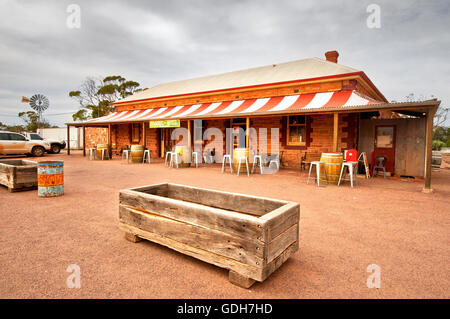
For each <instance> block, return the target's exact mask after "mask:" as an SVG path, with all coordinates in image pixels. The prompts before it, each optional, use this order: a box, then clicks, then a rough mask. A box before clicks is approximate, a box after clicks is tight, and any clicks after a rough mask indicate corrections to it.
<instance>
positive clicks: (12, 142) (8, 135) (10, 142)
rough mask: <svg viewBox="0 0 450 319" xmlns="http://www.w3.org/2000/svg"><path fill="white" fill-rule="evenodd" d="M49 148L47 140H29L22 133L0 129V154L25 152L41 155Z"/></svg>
mask: <svg viewBox="0 0 450 319" xmlns="http://www.w3.org/2000/svg"><path fill="white" fill-rule="evenodd" d="M48 149H50V143H48V142H47V141H40V140H36V141H30V140H29V139H28V138H26V137H25V136H24V135H22V134H19V133H14V132H7V131H0V154H2V155H9V154H26V155H32V156H43V155H44V154H45V151H46V150H48Z"/></svg>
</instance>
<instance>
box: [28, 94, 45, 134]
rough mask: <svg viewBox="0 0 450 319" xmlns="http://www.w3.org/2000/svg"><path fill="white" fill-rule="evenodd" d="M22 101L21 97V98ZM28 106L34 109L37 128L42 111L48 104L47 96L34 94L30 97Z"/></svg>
mask: <svg viewBox="0 0 450 319" xmlns="http://www.w3.org/2000/svg"><path fill="white" fill-rule="evenodd" d="M22 101H23V98H22ZM29 101H30V107H31V108H32V109H33V110H35V111H36V112H37V114H38V123H37V126H38V128H39V124H40V123H41V116H42V113H43V112H44V111H45V110H46V109H47V108H48V106H49V105H50V103H49V101H48V98H47V97H46V96H44V95H42V94H35V95H33V96H32V97H31V98H30V100H29Z"/></svg>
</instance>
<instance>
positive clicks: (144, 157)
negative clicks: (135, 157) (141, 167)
mask: <svg viewBox="0 0 450 319" xmlns="http://www.w3.org/2000/svg"><path fill="white" fill-rule="evenodd" d="M145 161H147V162H148V163H149V164H150V150H145V151H144V156H143V157H142V163H145Z"/></svg>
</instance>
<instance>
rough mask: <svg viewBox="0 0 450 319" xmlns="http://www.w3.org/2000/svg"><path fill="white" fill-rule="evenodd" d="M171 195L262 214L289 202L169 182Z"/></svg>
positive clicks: (217, 206) (219, 206)
mask: <svg viewBox="0 0 450 319" xmlns="http://www.w3.org/2000/svg"><path fill="white" fill-rule="evenodd" d="M169 197H170V198H173V199H178V200H183V201H189V202H194V203H198V204H202V205H207V206H211V207H215V208H220V209H225V210H232V211H239V212H242V213H246V214H251V215H255V216H262V215H264V214H266V213H269V212H271V211H273V210H275V209H277V208H279V207H281V206H283V205H285V204H287V203H288V202H286V201H278V200H272V199H267V198H264V197H258V196H250V195H243V194H236V193H231V192H223V191H215V190H209V189H204V188H199V187H186V186H184V185H177V184H169Z"/></svg>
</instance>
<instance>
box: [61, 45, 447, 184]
mask: <svg viewBox="0 0 450 319" xmlns="http://www.w3.org/2000/svg"><path fill="white" fill-rule="evenodd" d="M338 56H339V54H338V52H336V51H329V52H326V53H325V59H320V58H310V59H303V60H298V61H293V62H286V63H280V64H273V65H268V66H263V67H257V68H252V69H247V70H240V71H234V72H228V73H223V74H218V75H210V76H204V77H200V78H194V79H189V80H182V81H176V82H170V83H164V84H160V85H157V86H154V87H152V88H150V89H146V90H144V91H142V92H139V93H136V94H134V95H132V96H129V97H127V98H125V99H122V100H119V101H117V102H115V103H113V105H114V107H115V112H113V113H111V114H109V115H107V116H104V117H100V118H95V119H92V120H89V121H86V122H84V123H69V124H68V127H69V126H79V127H83V130H84V131H85V134H84V135H83V136H84V140H85V141H84V148H85V149H84V154H85V153H86V149H88V148H90V147H92V146H95V145H96V144H98V143H107V144H109V145H110V146H111V152H112V153H116V154H119V153H120V152H121V150H122V149H124V148H125V147H127V146H128V145H130V144H141V145H144V146H145V147H146V148H147V149H149V150H151V151H152V156H153V157H163V156H164V154H165V152H166V151H167V150H171V149H172V147H173V145H174V143H175V141H173V140H171V132H172V130H174V127H171V126H181V127H185V128H187V129H188V130H189V132H190V133H191V137H190V141H188V143H189V145H191V146H193V147H194V148H195V147H198V146H201V147H202V148H208V147H211V145H212V144H211V143H213V142H210V141H206V142H205V141H203V140H202V138H201V137H202V133H203V132H204V131H205V130H206V129H208V128H211V127H214V128H218V129H219V130H221V131H222V133H223V138H224V139H225V136H226V129H227V128H233V129H238V128H242V129H244V131H246V130H247V129H249V128H254V129H256V132H257V134H259V133H258V132H260V130H259V129H260V128H266V129H267V139H266V140H264V141H266V142H264V141H263V142H261V141H260V140H259V139H256V140H257V141H256V144H254V145H256V149H257V150H258V149H260V148H262V147H263V146H264V148H266V149H267V150H268V151H269V152H270V147H271V145H270V143H271V142H270V141H271V136H270V135H271V128H277V129H278V132H279V133H278V135H279V136H278V139H279V140H278V142H279V151H280V154H281V161H282V164H283V165H284V166H287V167H298V166H299V159H300V157H302V156H303V155H304V154H305V153H321V152H337V151H344V150H346V149H357V150H358V151H359V152H366V154H367V155H368V159H369V161H370V159H371V158H373V157H377V156H385V157H386V158H387V163H386V169H387V171H389V172H391V173H392V174H395V175H407V176H417V177H425V190H428V189H430V183H431V138H432V126H433V125H432V123H433V122H432V121H433V117H434V114H435V112H436V110H437V108H438V106H439V104H440V101H438V100H435V99H433V100H427V101H422V102H404V103H389V102H388V100H387V99H386V98H385V97H384V95H383V94H382V93H381V92H380V91H379V90H378V89H377V87H376V86H375V85H374V84H373V82H372V81H371V80H370V79H369V78H368V77H367V75H366V74H365V73H364V72H363V71H361V70H357V69H354V68H351V67H348V66H344V65H341V64H338ZM167 120H171V121H167ZM172 120H175V121H172ZM198 120H201V122H199V121H198ZM164 121H165V122H164ZM199 136H200V138H199ZM253 142H255V141H253ZM233 143H235V142H229V143H228V144H229V145H227V143H226V142H224V143H222V145H223V146H222V149H217V148H216V149H215V151H216V156H217V157H218V158H220V159H221V155H223V154H229V153H230V150H231V149H232V148H233V147H234V146H236V145H234V144H233ZM245 143H246V145H245V147H248V146H249V143H250V141H249V135H248V134H247V137H246V140H245ZM261 143H267V144H266V145H262V144H261ZM231 144H233V145H231ZM69 154H70V150H69Z"/></svg>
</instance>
